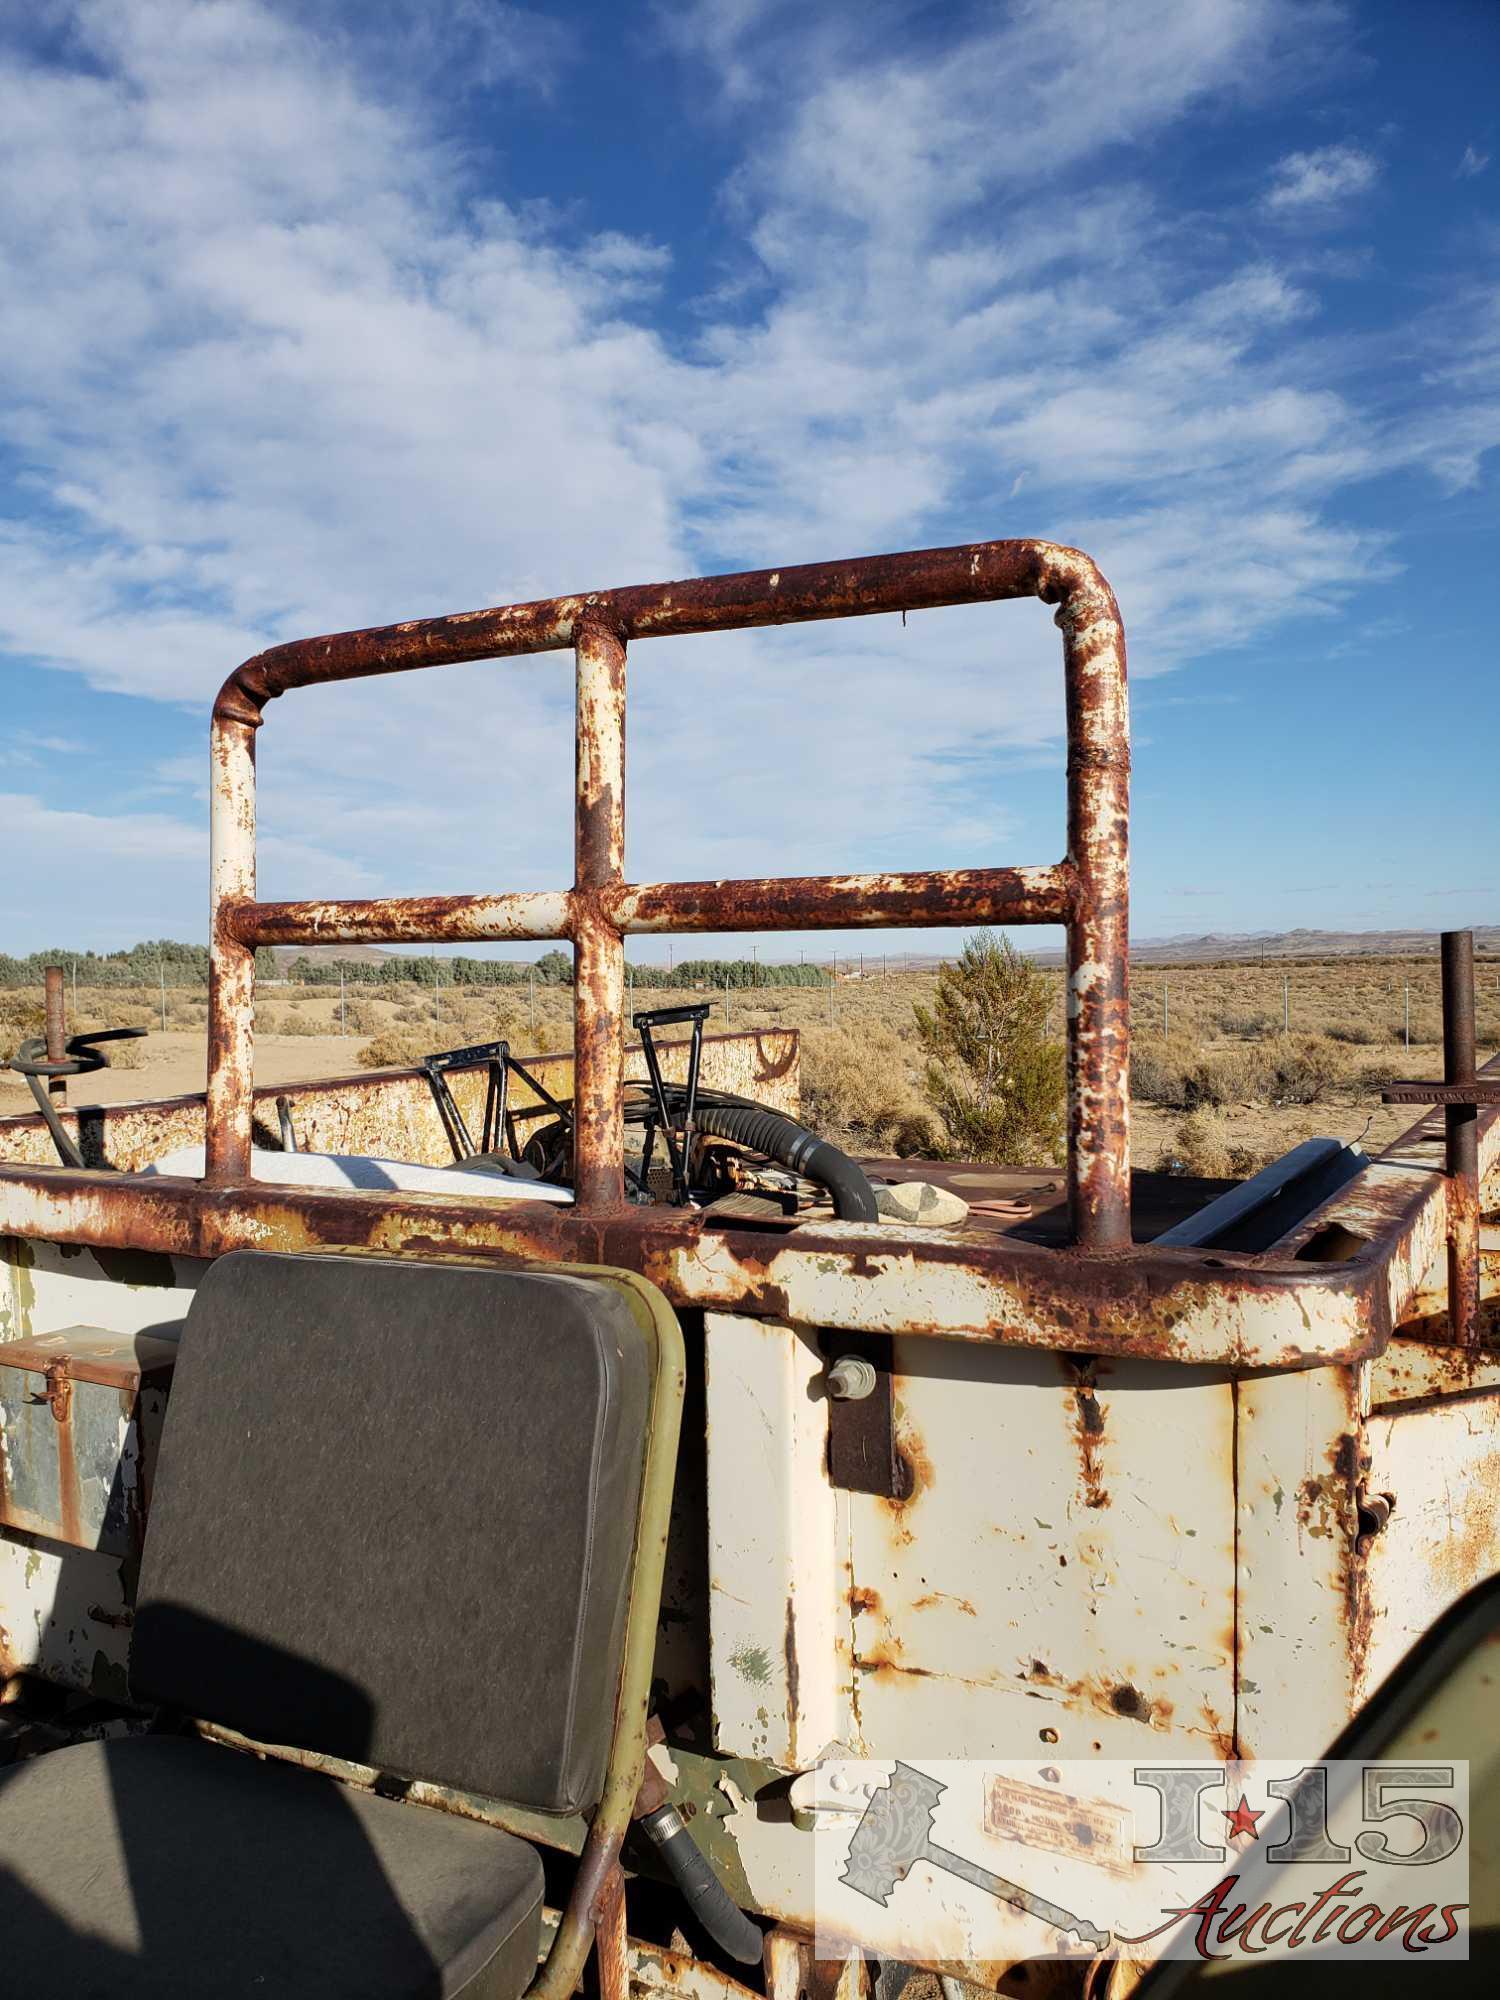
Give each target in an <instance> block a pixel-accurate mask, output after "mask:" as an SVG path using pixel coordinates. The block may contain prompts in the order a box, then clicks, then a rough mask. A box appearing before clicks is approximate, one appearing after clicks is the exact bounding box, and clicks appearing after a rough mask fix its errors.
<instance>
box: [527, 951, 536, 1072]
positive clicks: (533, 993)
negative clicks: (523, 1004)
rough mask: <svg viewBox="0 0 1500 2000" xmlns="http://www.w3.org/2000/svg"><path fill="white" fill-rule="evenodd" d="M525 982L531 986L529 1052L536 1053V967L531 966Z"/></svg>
mask: <svg viewBox="0 0 1500 2000" xmlns="http://www.w3.org/2000/svg"><path fill="white" fill-rule="evenodd" d="M527 984H528V985H529V986H530V988H531V1053H532V1054H533V1055H535V1054H536V967H535V966H532V968H531V974H530V977H529V978H528V980H527Z"/></svg>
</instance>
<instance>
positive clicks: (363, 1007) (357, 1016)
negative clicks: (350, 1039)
mask: <svg viewBox="0 0 1500 2000" xmlns="http://www.w3.org/2000/svg"><path fill="white" fill-rule="evenodd" d="M344 1004H345V1015H346V1018H347V1020H348V1023H349V1027H350V1030H351V1032H352V1033H354V1034H356V1035H373V1034H376V1033H378V1031H379V1030H380V1028H381V1027H382V1026H383V1025H384V1023H385V1013H384V1010H383V1009H382V1008H380V1007H378V1006H377V1005H376V1004H375V1002H374V1001H373V1000H346V1001H345V1003H344Z"/></svg>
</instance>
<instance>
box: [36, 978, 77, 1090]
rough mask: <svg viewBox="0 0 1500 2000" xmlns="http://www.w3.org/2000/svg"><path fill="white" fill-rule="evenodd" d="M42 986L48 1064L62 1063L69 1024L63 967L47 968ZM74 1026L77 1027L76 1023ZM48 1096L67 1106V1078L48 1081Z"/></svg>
mask: <svg viewBox="0 0 1500 2000" xmlns="http://www.w3.org/2000/svg"><path fill="white" fill-rule="evenodd" d="M42 984H43V986H44V988H45V989H46V1007H47V1015H46V1018H47V1060H48V1062H61V1061H62V1059H63V1056H64V1055H65V1053H66V1050H67V1041H68V1024H67V1021H66V1019H65V1018H64V1015H63V976H62V967H61V966H60V965H49V966H47V967H46V969H45V970H44V972H43V974H42ZM75 1012H76V1008H75ZM74 1026H75V1027H76V1026H77V1023H76V1021H75V1023H74ZM47 1095H48V1096H49V1097H50V1098H51V1099H52V1100H53V1102H54V1103H56V1104H66V1103H67V1101H68V1084H67V1079H66V1077H61V1076H53V1077H49V1078H48V1079H47Z"/></svg>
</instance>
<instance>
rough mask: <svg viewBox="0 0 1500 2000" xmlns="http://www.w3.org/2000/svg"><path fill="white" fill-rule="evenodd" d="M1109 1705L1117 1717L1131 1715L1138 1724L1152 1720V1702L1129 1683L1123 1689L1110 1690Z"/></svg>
mask: <svg viewBox="0 0 1500 2000" xmlns="http://www.w3.org/2000/svg"><path fill="white" fill-rule="evenodd" d="M1109 1705H1110V1707H1111V1708H1112V1709H1113V1710H1114V1712H1115V1714H1116V1715H1131V1716H1134V1717H1135V1719H1136V1721H1137V1722H1149V1721H1150V1720H1151V1704H1150V1702H1149V1701H1147V1699H1146V1697H1145V1696H1144V1695H1143V1694H1142V1693H1141V1691H1140V1689H1139V1688H1133V1687H1132V1686H1131V1685H1130V1683H1129V1682H1128V1681H1127V1682H1126V1683H1125V1685H1124V1686H1123V1687H1117V1688H1111V1689H1110V1691H1109Z"/></svg>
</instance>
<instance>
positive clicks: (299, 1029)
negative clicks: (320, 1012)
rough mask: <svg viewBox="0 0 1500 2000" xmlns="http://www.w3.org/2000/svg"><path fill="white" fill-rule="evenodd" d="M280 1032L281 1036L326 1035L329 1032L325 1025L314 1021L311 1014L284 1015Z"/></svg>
mask: <svg viewBox="0 0 1500 2000" xmlns="http://www.w3.org/2000/svg"><path fill="white" fill-rule="evenodd" d="M280 1032H281V1033H282V1034H283V1035H326V1034H328V1033H330V1032H331V1031H330V1029H329V1028H328V1026H327V1025H326V1023H324V1022H322V1021H319V1020H316V1019H315V1018H314V1017H313V1016H312V1015H311V1014H284V1015H283V1016H282V1019H281V1030H280Z"/></svg>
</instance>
